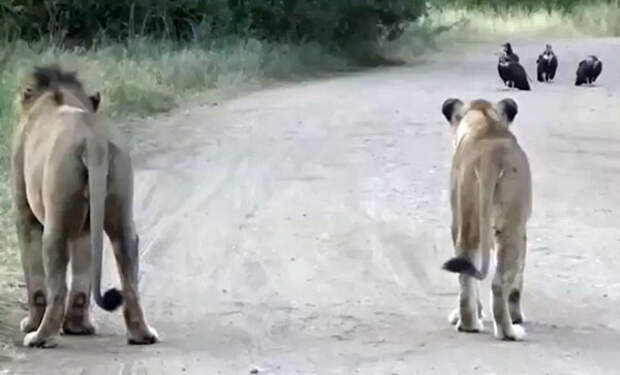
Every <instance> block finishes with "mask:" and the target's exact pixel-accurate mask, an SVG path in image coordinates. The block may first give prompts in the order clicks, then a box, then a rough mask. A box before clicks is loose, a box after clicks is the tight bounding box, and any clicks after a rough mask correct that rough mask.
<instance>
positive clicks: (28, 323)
mask: <svg viewBox="0 0 620 375" xmlns="http://www.w3.org/2000/svg"><path fill="white" fill-rule="evenodd" d="M37 328H39V327H37V326H35V324H34V323H33V322H32V320H31V319H30V316H27V317H25V318H24V319H22V321H21V322H20V323H19V329H20V330H21V331H22V332H23V333H30V332H34V331H36V330H37Z"/></svg>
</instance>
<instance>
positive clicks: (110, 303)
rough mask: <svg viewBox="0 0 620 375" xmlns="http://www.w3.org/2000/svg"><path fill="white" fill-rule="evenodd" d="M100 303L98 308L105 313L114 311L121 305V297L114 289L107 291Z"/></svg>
mask: <svg viewBox="0 0 620 375" xmlns="http://www.w3.org/2000/svg"><path fill="white" fill-rule="evenodd" d="M100 302H101V304H99V303H98V305H99V307H101V308H102V309H104V310H105V311H114V310H116V309H117V308H118V307H119V306H120V305H122V304H123V295H122V294H121V292H119V291H118V289H116V288H112V289H108V290H107V291H106V292H105V293H104V294H103V298H102V299H101V301H100Z"/></svg>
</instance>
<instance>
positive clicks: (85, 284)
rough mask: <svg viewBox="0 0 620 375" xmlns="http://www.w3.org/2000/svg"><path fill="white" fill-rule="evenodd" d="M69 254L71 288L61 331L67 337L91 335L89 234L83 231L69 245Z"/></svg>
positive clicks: (93, 329) (92, 330) (92, 329)
mask: <svg viewBox="0 0 620 375" xmlns="http://www.w3.org/2000/svg"><path fill="white" fill-rule="evenodd" d="M69 250H70V252H71V288H70V289H69V299H68V300H67V309H66V313H65V319H64V322H63V325H62V331H63V333H64V334H67V335H92V334H94V333H95V326H94V325H93V323H92V321H91V319H90V313H89V307H90V294H91V282H92V252H91V249H90V234H89V232H88V231H84V232H83V233H82V234H81V235H80V236H79V237H78V238H76V239H74V240H73V241H71V242H70V243H69Z"/></svg>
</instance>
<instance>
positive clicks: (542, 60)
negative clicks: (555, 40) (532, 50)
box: [536, 44, 558, 82]
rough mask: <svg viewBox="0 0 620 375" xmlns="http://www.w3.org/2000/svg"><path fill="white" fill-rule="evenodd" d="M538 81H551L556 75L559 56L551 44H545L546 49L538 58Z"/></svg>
mask: <svg viewBox="0 0 620 375" xmlns="http://www.w3.org/2000/svg"><path fill="white" fill-rule="evenodd" d="M536 64H537V76H538V82H549V81H551V80H553V78H554V77H555V72H556V71H557V69H558V58H557V56H556V55H555V53H554V52H553V49H552V48H551V44H547V45H546V46H545V51H544V52H543V53H542V54H540V55H539V56H538V59H537V60H536Z"/></svg>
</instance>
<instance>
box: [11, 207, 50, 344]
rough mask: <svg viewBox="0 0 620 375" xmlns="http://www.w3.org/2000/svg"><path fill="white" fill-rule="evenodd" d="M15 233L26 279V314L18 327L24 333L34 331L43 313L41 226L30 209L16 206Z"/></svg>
mask: <svg viewBox="0 0 620 375" xmlns="http://www.w3.org/2000/svg"><path fill="white" fill-rule="evenodd" d="M18 211H21V212H18V219H17V233H18V241H19V248H20V257H21V262H22V267H23V270H24V279H25V281H26V293H27V300H28V316H26V317H25V318H24V319H22V321H21V323H20V329H21V331H22V332H24V333H30V332H33V331H36V330H37V328H39V325H40V324H41V320H42V319H43V314H44V313H45V306H46V298H45V271H44V270H43V255H42V249H41V239H42V236H43V226H42V225H41V224H40V223H39V222H38V221H37V219H36V218H35V217H34V215H32V213H31V212H30V209H28V208H23V209H20V208H18Z"/></svg>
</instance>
